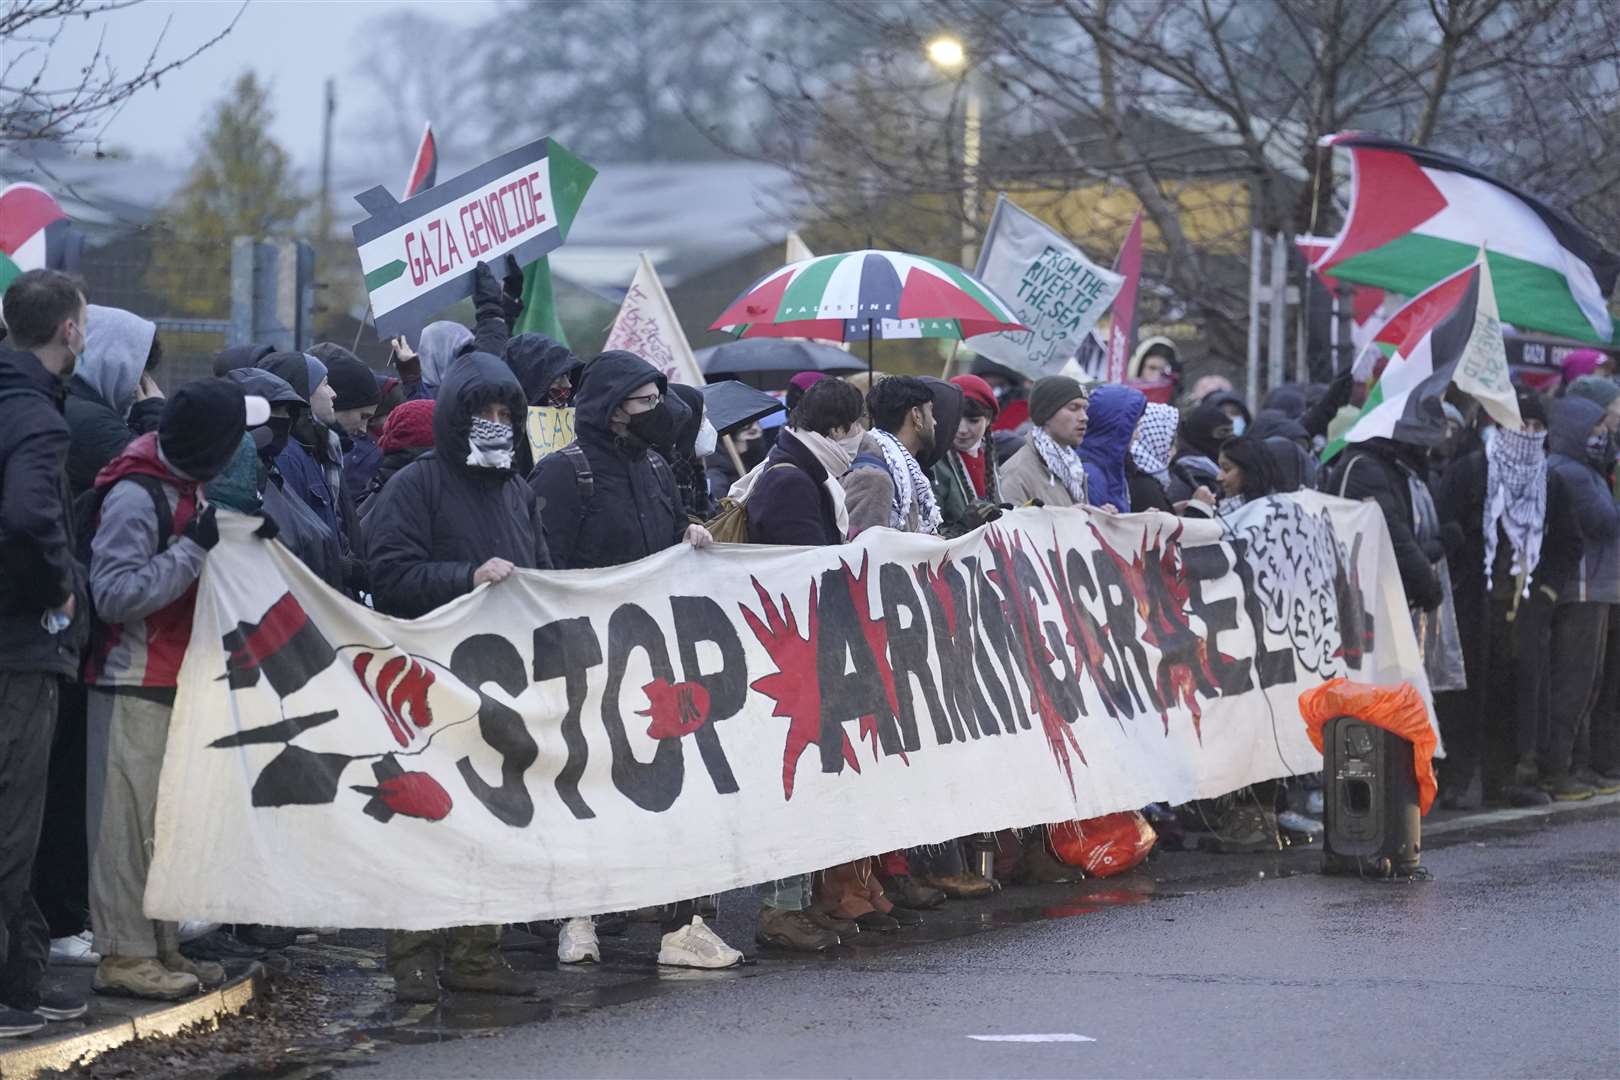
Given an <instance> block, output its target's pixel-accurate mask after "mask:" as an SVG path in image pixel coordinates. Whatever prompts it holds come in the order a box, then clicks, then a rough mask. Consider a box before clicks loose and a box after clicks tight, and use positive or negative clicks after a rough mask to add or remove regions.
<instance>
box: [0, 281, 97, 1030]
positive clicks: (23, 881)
mask: <svg viewBox="0 0 1620 1080" xmlns="http://www.w3.org/2000/svg"><path fill="white" fill-rule="evenodd" d="M4 314H5V322H6V326H7V329H8V333H7V336H6V339H5V341H4V342H3V343H0V396H3V398H4V401H5V406H4V408H5V424H4V425H3V426H0V1029H3V1030H5V1031H6V1032H7V1033H8V1034H27V1033H30V1032H33V1031H37V1030H39V1029H40V1028H42V1027H44V1026H45V1022H46V1020H47V1019H58V1020H65V1019H71V1018H73V1017H75V1016H80V1015H83V1013H84V1012H85V1003H84V1000H83V999H82V998H79V997H77V996H76V995H72V994H67V993H66V992H63V991H53V990H52V989H51V988H50V987H49V986H48V984H45V983H43V982H42V978H43V976H44V974H45V971H44V967H45V964H44V958H45V956H46V955H47V951H46V950H47V949H48V948H49V937H50V930H49V928H48V925H47V922H46V919H45V917H44V916H43V914H42V913H41V911H40V908H39V905H38V904H37V903H36V897H35V896H34V894H33V888H34V885H33V878H34V875H33V870H34V867H35V851H36V850H37V845H38V842H39V840H40V831H41V825H42V822H43V821H44V817H45V813H46V794H47V790H48V788H47V765H46V763H47V761H48V760H49V759H50V758H51V756H52V734H53V730H54V728H55V727H56V725H57V723H58V719H57V703H58V695H59V693H60V691H61V687H63V686H66V685H69V684H70V683H71V681H72V680H74V679H75V678H76V677H77V675H78V671H79V652H80V649H81V647H82V646H83V644H84V630H85V627H86V625H87V618H88V614H87V610H86V609H87V607H88V605H87V604H86V602H85V598H84V582H83V574H82V572H81V570H80V568H79V567H78V565H77V563H76V561H75V559H74V557H73V551H74V546H75V539H76V538H75V537H74V535H73V513H72V500H71V497H70V495H69V492H68V482H67V471H66V463H67V458H68V453H69V434H68V425H67V422H66V421H65V420H64V419H63V417H62V399H63V395H64V385H63V383H64V380H65V379H67V378H68V377H69V374H70V373H71V372H72V371H73V367H74V359H75V356H76V355H77V354H78V353H79V352H81V351H82V350H83V349H84V330H83V328H84V324H85V304H84V296H83V295H82V294H81V293H80V292H79V287H78V285H77V284H76V283H75V282H74V281H73V280H72V279H71V278H69V277H67V276H66V275H64V274H59V273H56V272H55V271H52V270H31V271H29V272H27V273H25V274H21V275H19V276H18V277H17V278H15V279H14V280H13V281H12V282H11V283H10V285H8V286H7V288H6V290H5V298H4ZM81 722H82V721H81ZM80 774H81V775H83V768H82V766H81V768H80ZM82 838H83V833H82V830H81V833H80V846H81V847H82ZM80 858H81V859H82V858H83V856H82V854H81V855H80ZM79 888H81V889H82V883H81V885H80V886H79ZM80 903H82V900H81V901H80ZM81 929H82V927H81ZM63 932H67V933H71V932H73V931H72V928H71V927H64V928H63Z"/></svg>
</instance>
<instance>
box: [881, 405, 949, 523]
mask: <svg viewBox="0 0 1620 1080" xmlns="http://www.w3.org/2000/svg"><path fill="white" fill-rule="evenodd" d="M871 435H872V438H873V439H874V440H876V441H877V444H878V448H879V449H880V450H882V451H883V463H884V464H885V465H887V466H888V467H889V479H891V480H893V481H894V500H893V501H892V502H890V504H889V527H890V528H894V529H904V528H906V523H907V521H908V520H909V519H910V517H911V507H912V504H913V503H915V504H916V506H917V521H918V526H917V531H918V532H921V533H927V534H929V535H934V534H936V533H938V532H939V523H940V513H939V503H938V502H937V501H935V499H934V489H933V486H932V485H930V484H929V483H928V477H926V476H924V475H923V471H922V466H921V465H919V464H917V459H916V458H914V457H912V456H911V451H910V450H907V449H906V447H905V444H904V443H902V442H901V441H900V440H899V439H897V438H895V437H894V436H893V435H892V434H890V433H889V432H887V431H883V430H881V429H878V430H874V431H872V432H871Z"/></svg>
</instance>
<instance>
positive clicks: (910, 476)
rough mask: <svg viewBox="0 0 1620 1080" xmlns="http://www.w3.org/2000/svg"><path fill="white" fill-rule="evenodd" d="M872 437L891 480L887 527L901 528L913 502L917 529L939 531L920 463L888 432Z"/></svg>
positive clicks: (931, 494) (929, 487)
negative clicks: (880, 452) (892, 489)
mask: <svg viewBox="0 0 1620 1080" xmlns="http://www.w3.org/2000/svg"><path fill="white" fill-rule="evenodd" d="M872 438H874V439H876V440H877V444H878V446H879V447H880V448H881V449H882V451H883V463H884V464H885V465H887V466H888V467H889V478H890V479H891V480H893V481H894V501H893V502H891V503H890V504H889V527H890V528H894V529H904V528H905V527H906V519H907V518H908V517H909V516H910V511H911V505H912V503H913V502H915V503H916V504H917V520H918V522H919V527H918V530H917V531H918V532H922V533H928V534H929V535H933V534H936V533H938V532H939V523H940V521H941V517H940V513H939V503H938V502H936V501H935V500H934V488H933V486H932V485H931V484H929V483H928V477H926V476H924V475H923V471H922V466H921V465H919V464H917V459H916V458H914V457H912V456H911V451H910V450H907V449H906V448H905V445H904V444H903V443H901V442H900V440H899V439H897V438H895V437H894V436H893V435H891V434H890V433H889V432H887V431H882V430H875V431H873V432H872ZM1076 467H1078V464H1077V465H1076Z"/></svg>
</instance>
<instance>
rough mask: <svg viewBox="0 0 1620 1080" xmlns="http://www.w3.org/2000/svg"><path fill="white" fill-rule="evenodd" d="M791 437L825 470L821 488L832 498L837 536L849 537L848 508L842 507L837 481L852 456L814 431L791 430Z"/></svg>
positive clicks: (842, 496) (842, 493) (841, 497)
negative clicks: (825, 477)
mask: <svg viewBox="0 0 1620 1080" xmlns="http://www.w3.org/2000/svg"><path fill="white" fill-rule="evenodd" d="M793 437H794V438H795V439H798V440H799V441H800V442H801V443H803V444H804V446H805V449H807V450H809V451H810V453H812V454H814V455H815V458H816V461H817V462H818V463H820V465H821V467H822V468H823V469H826V470H827V479H826V480H824V481H823V482H822V486H823V487H825V488H826V489H827V493H828V494H829V495H831V496H832V504H833V516H834V517H836V518H837V519H838V535H839V536H848V535H849V508H848V507H846V506H845V505H844V485H843V484H841V483H839V482H838V480H839V478H840V477H841V476H843V475H844V474H845V473H847V472H849V463H850V462H851V461H852V460H854V455H853V454H851V453H850V452H849V451H848V450H846V449H844V447H842V446H840V445H839V444H838V443H837V442H835V441H834V440H832V439H829V438H827V436H825V435H822V434H821V433H819V432H815V431H800V430H798V429H797V428H795V429H794V430H793Z"/></svg>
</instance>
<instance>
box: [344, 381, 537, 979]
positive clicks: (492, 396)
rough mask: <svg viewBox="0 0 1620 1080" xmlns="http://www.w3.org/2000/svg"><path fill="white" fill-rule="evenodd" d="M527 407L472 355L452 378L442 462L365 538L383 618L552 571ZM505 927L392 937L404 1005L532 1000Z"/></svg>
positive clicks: (389, 493) (444, 396) (381, 508)
mask: <svg viewBox="0 0 1620 1080" xmlns="http://www.w3.org/2000/svg"><path fill="white" fill-rule="evenodd" d="M527 404H528V402H527V401H526V400H525V399H524V396H523V387H522V386H521V385H520V384H519V383H518V381H517V378H516V376H514V375H513V374H512V372H511V370H510V369H509V368H508V367H507V366H506V364H505V362H503V361H502V360H501V359H500V358H499V357H496V356H492V355H490V354H488V353H480V352H474V353H469V354H467V355H466V356H463V357H461V358H460V359H458V360H457V361H456V364H455V367H454V368H452V369H451V371H450V373H449V374H448V375H447V376H446V377H445V381H444V383H443V385H441V386H440V388H439V395H438V398H437V399H436V402H435V405H434V409H433V453H431V454H428V455H425V456H423V457H420V458H418V459H417V460H416V461H414V462H412V463H411V464H409V465H407V466H405V467H404V468H403V469H401V470H400V471H399V473H398V474H397V475H395V476H394V478H393V479H392V480H390V481H389V482H388V484H387V486H385V487H384V488H383V489H382V490H381V492H379V493H378V494H377V495H376V496H375V502H376V505H375V506H374V507H373V508H372V509H371V511H370V512H369V513H368V514H367V515H366V519H365V524H364V528H363V532H364V536H365V544H366V557H367V560H368V563H369V571H370V579H371V586H372V594H373V599H374V601H375V603H376V608H377V610H378V611H380V612H382V613H383V614H385V615H396V616H399V617H401V618H407V619H413V618H416V617H418V616H420V615H425V614H427V613H428V612H429V611H432V610H433V609H435V608H438V607H441V606H443V605H444V604H447V603H449V602H450V601H451V600H454V599H455V598H456V597H458V596H463V595H465V594H466V593H469V592H471V591H472V590H474V589H476V588H478V587H479V586H480V585H490V586H492V587H495V588H499V587H500V586H501V582H503V581H505V580H506V579H507V578H509V577H511V576H512V574H513V572H514V571H517V570H545V569H549V568H550V567H551V566H552V560H551V556H550V553H549V552H548V551H547V549H546V538H545V531H544V528H543V527H542V525H541V521H540V510H539V507H538V505H537V504H536V502H535V499H534V494H533V492H531V491H530V490H529V486H528V485H527V484H526V483H524V482H523V480H522V478H521V477H519V476H518V475H516V474H515V473H514V472H513V471H512V463H513V445H514V442H515V440H516V438H517V435H518V432H517V429H516V428H515V424H516V423H517V422H519V421H520V420H521V418H522V416H523V413H524V409H525V408H526V407H527ZM499 941H500V927H498V926H462V927H453V928H451V929H448V930H438V931H421V932H417V931H411V932H404V931H390V932H389V935H388V970H389V973H390V974H392V975H393V977H394V994H395V997H396V998H397V999H398V1000H399V1001H401V1002H410V1003H431V1002H434V1001H437V1000H438V998H439V992H440V988H441V987H443V988H445V989H450V990H472V991H482V992H485V993H494V994H513V995H523V994H527V993H530V992H532V991H533V989H534V984H533V982H532V981H531V980H530V979H528V978H527V977H526V976H523V975H520V974H519V973H517V972H515V971H513V970H512V968H511V967H510V966H508V965H507V963H506V961H505V960H504V959H503V958H502V957H501V955H500V952H499V949H498V948H497V945H498V943H499Z"/></svg>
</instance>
